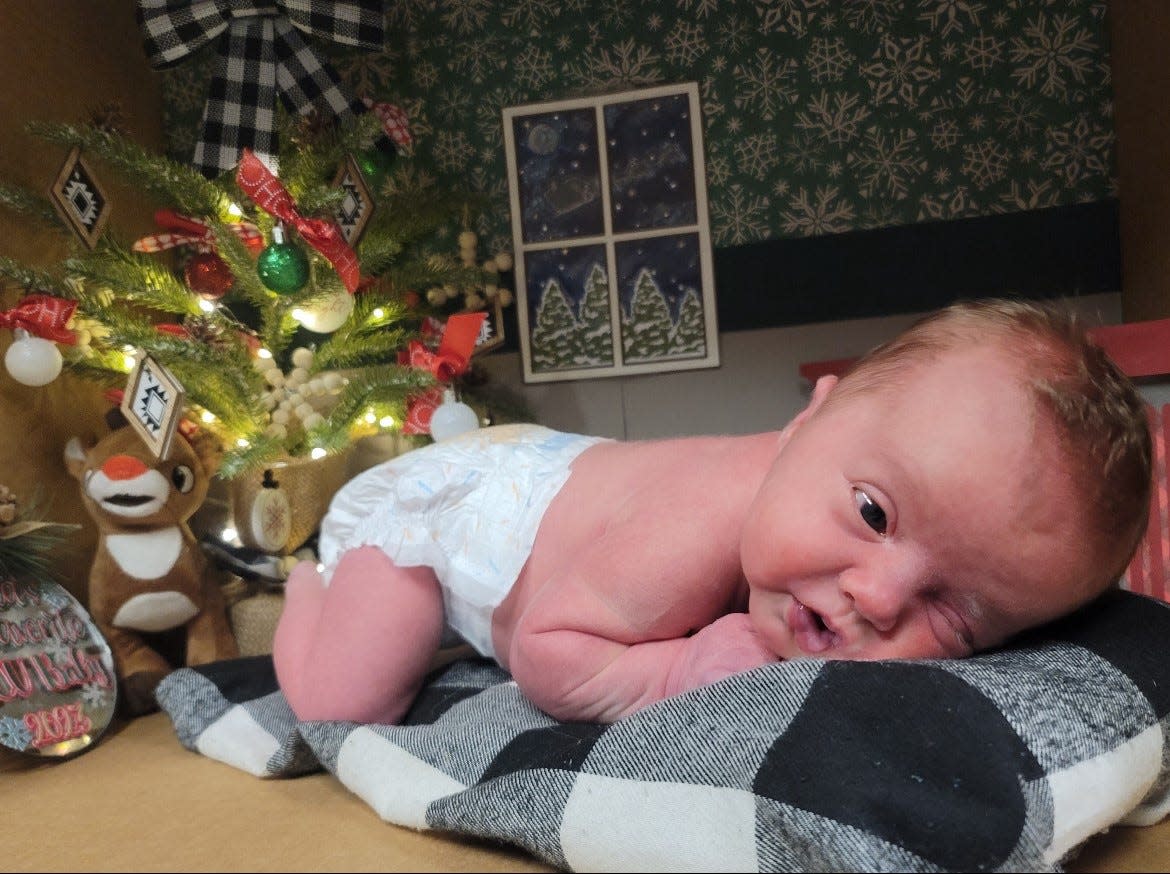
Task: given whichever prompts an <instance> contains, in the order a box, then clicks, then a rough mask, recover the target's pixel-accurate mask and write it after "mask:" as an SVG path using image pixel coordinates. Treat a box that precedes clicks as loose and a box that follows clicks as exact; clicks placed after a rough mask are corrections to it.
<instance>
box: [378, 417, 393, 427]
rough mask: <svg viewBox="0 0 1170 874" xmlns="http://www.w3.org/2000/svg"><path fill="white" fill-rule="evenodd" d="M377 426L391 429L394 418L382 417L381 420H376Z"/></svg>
mask: <svg viewBox="0 0 1170 874" xmlns="http://www.w3.org/2000/svg"><path fill="white" fill-rule="evenodd" d="M378 424H379V425H381V426H382V427H383V428H393V427H394V417H393V416H383V417H382V418H381V419H379V420H378Z"/></svg>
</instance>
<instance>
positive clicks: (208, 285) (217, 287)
mask: <svg viewBox="0 0 1170 874" xmlns="http://www.w3.org/2000/svg"><path fill="white" fill-rule="evenodd" d="M183 277H184V278H185V279H186V280H187V285H188V286H190V287H191V290H192V291H194V292H195V293H196V294H198V295H199V296H200V297H204V298H207V299H208V300H219V299H220V298H221V297H223V296H224V295H225V294H227V293H228V291H229V290H230V289H231V287H232V285H234V284H235V281H236V277H235V275H234V274H233V273H232V269H231V268H230V267H228V266H227V262H225V261H224V260H223V259H222V258H220V257H219V256H218V255H216V254H215V253H214V252H200V253H199V254H197V255H192V256H191V259H190V260H189V261H188V262H187V266H186V267H184V268H183Z"/></svg>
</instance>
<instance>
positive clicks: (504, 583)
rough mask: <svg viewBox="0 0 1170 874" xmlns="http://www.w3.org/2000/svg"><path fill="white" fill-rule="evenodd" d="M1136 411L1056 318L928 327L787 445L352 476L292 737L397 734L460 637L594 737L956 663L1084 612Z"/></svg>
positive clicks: (446, 447) (528, 455) (1051, 313)
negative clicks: (745, 683)
mask: <svg viewBox="0 0 1170 874" xmlns="http://www.w3.org/2000/svg"><path fill="white" fill-rule="evenodd" d="M1150 482H1151V473H1150V436H1149V431H1148V427H1147V425H1146V419H1145V415H1144V412H1143V405H1142V403H1141V400H1140V398H1139V395H1138V394H1137V392H1136V390H1135V388H1134V387H1133V385H1132V384H1131V383H1130V382H1129V381H1128V380H1127V379H1126V378H1125V376H1124V375H1122V374H1121V373H1120V372H1119V371H1118V370H1117V368H1116V367H1115V366H1114V365H1113V364H1112V362H1111V361H1109V359H1108V358H1107V357H1106V356H1105V354H1104V353H1103V352H1102V351H1101V350H1100V349H1098V348H1097V347H1096V346H1094V345H1093V344H1091V343H1090V342H1088V340H1086V338H1085V337H1084V336H1083V333H1082V331H1081V329H1080V328H1079V326H1078V324H1077V323H1076V321H1075V320H1074V319H1072V318H1071V317H1068V316H1064V315H1061V314H1060V312H1059V311H1058V310H1055V309H1050V308H1047V307H1042V306H1039V305H1035V304H1029V303H1025V302H1018V301H997V300H985V301H972V302H966V303H960V304H956V305H953V306H951V307H948V308H946V309H943V310H941V311H939V312H937V313H934V314H932V315H930V316H927V317H925V318H924V319H922V320H920V321H919V322H918V323H916V324H915V325H914V326H912V327H911V328H909V329H908V330H907V331H906V332H904V333H903V334H902V335H900V336H899V337H897V338H895V339H894V340H893V341H891V342H890V343H887V344H885V345H883V346H881V347H878V348H877V349H876V350H874V351H873V352H871V353H870V354H869V355H867V356H866V357H865V358H863V359H862V360H861V361H860V362H859V363H858V364H857V365H856V366H855V367H854V368H853V369H852V370H851V371H850V372H849V373H848V374H846V375H845V376H844V377H842V378H841V379H840V381H838V380H837V379H836V378H835V377H823V378H821V379H820V380H818V381H817V384H816V386H815V387H814V389H813V392H812V396H811V399H810V401H809V403H808V405H807V407H806V408H805V409H804V410H802V411H801V412H800V413H799V414H798V415H797V416H796V417H795V418H793V419H792V420H791V421H790V422H789V423H788V424H787V426H785V427H784V428H783V430H781V431H777V432H769V433H763V434H752V435H747V436H711V437H684V438H678V439H668V440H649V441H640V442H637V441H635V442H619V441H615V440H608V439H599V438H594V437H583V436H577V435H568V434H560V433H556V432H553V431H550V430H548V429H546V428H543V427H539V426H533V425H509V426H500V427H493V428H485V429H483V430H480V431H475V432H472V433H470V434H466V435H463V436H461V437H458V438H455V439H453V440H450V441H447V442H443V443H436V444H433V445H429V446H426V447H423V448H421V449H417V450H414V451H412V452H409V453H407V454H405V455H402V456H399V457H397V458H395V459H392V460H391V461H388V462H386V463H384V464H381V465H378V466H376V467H374V468H371V469H370V470H367V471H365V472H364V473H362V474H359V475H358V476H357V477H355V478H354V479H353V480H351V481H350V482H349V483H348V484H346V485H345V486H344V487H343V488H342V489H341V490H340V492H338V494H337V495H336V497H335V498H334V500H333V502H332V504H331V507H330V510H329V512H328V514H327V515H326V517H325V519H324V521H323V523H322V527H321V533H320V557H321V561H322V563H323V566H324V568H325V571H324V576H322V575H321V574H319V573H318V570H317V567H316V565H314V564H312V563H308V562H304V563H301V564H299V565H298V566H297V567H296V568H295V569H294V570H293V572H292V574H291V575H290V577H289V579H288V581H287V583H286V603H285V607H284V612H283V614H282V616H281V619H280V622H279V624H278V627H277V630H276V638H275V643H274V660H275V664H276V671H277V677H278V679H279V682H280V685H281V688H282V690H283V692H284V694H285V696H286V698H287V700H288V702H289V704H290V705H291V706H292V709H293V711H294V712H295V713H296V715H297V716H298V717H299V718H300V719H305V720H310V719H313V720H348V721H354V722H383V723H394V722H397V721H399V720H400V719H401V718H402V717H403V716H404V714H405V713H406V711H407V710H408V708H409V707H410V705H411V702H412V700H413V698H414V696H415V694H416V693H417V691H418V689H419V687H420V685H421V683H422V681H423V678H424V677H425V675H426V674H427V671H428V669H429V668H430V667H431V665H432V658H433V657H434V656H435V654H436V652H437V651H438V650H439V649H440V647H441V646H442V645H443V644H444V643H445V642H446V640H445V630H448V629H453V630H454V631H455V632H457V633H458V634H459V635H460V636H461V637H462V639H463V640H465V641H467V642H469V643H470V644H471V645H473V646H474V647H475V649H477V650H478V651H479V652H480V653H482V654H483V655H486V656H491V657H493V658H494V659H495V660H496V661H497V662H498V663H499V664H500V665H501V666H502V667H503V668H505V669H506V670H508V671H509V672H510V673H511V675H512V676H513V678H514V679H515V681H516V683H517V684H518V686H519V688H520V689H521V690H522V691H523V692H524V693H525V694H526V696H527V697H528V698H529V699H530V700H531V701H532V702H533V703H534V704H535V705H536V706H537V707H539V708H541V709H543V710H544V711H545V712H547V713H549V714H550V715H552V716H553V717H555V718H557V719H560V720H565V721H572V720H588V721H600V722H612V721H614V720H617V719H620V718H622V717H624V716H626V715H628V714H631V713H633V712H635V711H637V710H639V709H641V708H643V707H646V706H647V705H649V704H652V703H654V702H656V701H659V700H661V699H663V698H666V697H668V696H672V695H677V694H680V693H682V692H685V691H687V690H689V689H694V688H696V687H698V686H702V685H704V684H707V683H712V682H715V681H717V680H720V679H722V678H724V677H727V676H729V675H731V674H734V673H737V672H740V671H745V670H749V669H752V668H755V667H758V666H761V665H764V664H767V663H769V662H774V661H777V660H782V659H796V658H814V657H815V658H826V659H924V658H962V657H964V656H968V655H970V654H972V653H975V652H979V651H981V650H985V649H988V648H990V647H995V646H998V645H1000V644H1003V643H1005V642H1006V641H1008V640H1010V639H1011V638H1012V637H1013V636H1014V635H1016V634H1018V633H1019V632H1021V631H1024V630H1025V629H1028V628H1031V627H1034V626H1037V625H1040V624H1042V623H1045V622H1048V621H1050V620H1052V619H1056V618H1058V617H1060V616H1062V615H1064V614H1066V613H1069V612H1070V611H1072V610H1074V609H1076V608H1079V607H1081V606H1083V605H1085V604H1087V603H1089V602H1090V601H1092V600H1093V599H1094V598H1096V597H1097V596H1098V595H1100V594H1101V593H1102V592H1104V591H1105V590H1106V589H1107V588H1109V587H1110V586H1111V585H1114V584H1115V583H1116V581H1117V579H1118V578H1119V576H1120V575H1121V573H1122V572H1123V571H1124V569H1125V566H1126V564H1127V562H1128V561H1129V559H1130V556H1131V555H1132V553H1133V552H1134V549H1135V548H1136V545H1137V543H1138V541H1139V539H1140V537H1141V535H1142V533H1143V531H1144V528H1145V517H1146V512H1147V507H1148V503H1149V489H1150Z"/></svg>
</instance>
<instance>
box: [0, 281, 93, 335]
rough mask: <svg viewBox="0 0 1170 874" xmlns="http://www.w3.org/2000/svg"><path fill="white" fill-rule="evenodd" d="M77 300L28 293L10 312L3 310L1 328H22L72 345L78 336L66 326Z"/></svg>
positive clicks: (0, 314)
mask: <svg viewBox="0 0 1170 874" xmlns="http://www.w3.org/2000/svg"><path fill="white" fill-rule="evenodd" d="M75 309H77V301H74V300H65V299H63V298H59V297H50V296H49V295H47V294H29V295H25V297H23V298H22V299H21V301H20V303H18V304H17V305H16V306H14V307H13V308H12V309H10V310H8V311H7V312H2V311H0V328H23V329H24V330H26V331H28V332H29V333H30V334H35V335H36V336H38V337H42V338H44V339H45V340H52V341H53V342H54V343H65V344H66V345H69V346H72V345H74V344H75V343H76V342H77V337H76V336H75V335H74V333H73V332H72V331H70V330H69V329H68V328H66V327H65V325H66V324H67V323H68V321H69V320H70V319H71V318H73V311H74V310H75Z"/></svg>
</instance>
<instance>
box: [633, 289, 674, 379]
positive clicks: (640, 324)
mask: <svg viewBox="0 0 1170 874" xmlns="http://www.w3.org/2000/svg"><path fill="white" fill-rule="evenodd" d="M673 328H674V320H673V319H671V317H670V308H669V307H668V306H667V305H666V298H665V297H664V296H663V294H662V292H661V290H659V288H658V285H657V283H655V282H654V277H653V276H652V275H651V273H650V271H649V270H645V269H644V270H641V271H639V273H638V278H637V280H635V282H634V296H633V299H632V300H631V301H630V310H629V313H628V314H627V313H625V312H624V311H623V313H622V353H623V358H624V360H625V361H626V362H627V363H630V364H632V363H636V362H638V361H659V360H661V359H663V358H667V357H670V356H671V355H672V354H673V351H674V350H673V349H672V348H671V335H672V333H673Z"/></svg>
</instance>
